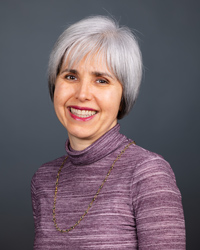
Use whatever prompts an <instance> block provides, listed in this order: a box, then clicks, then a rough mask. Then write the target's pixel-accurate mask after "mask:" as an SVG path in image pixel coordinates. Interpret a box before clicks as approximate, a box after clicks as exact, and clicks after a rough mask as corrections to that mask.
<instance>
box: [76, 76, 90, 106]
mask: <svg viewBox="0 0 200 250" xmlns="http://www.w3.org/2000/svg"><path fill="white" fill-rule="evenodd" d="M75 97H76V99H78V100H79V101H81V102H84V101H88V100H91V98H92V92H91V86H90V84H89V81H88V80H84V81H81V82H79V84H78V85H77V88H76V93H75Z"/></svg>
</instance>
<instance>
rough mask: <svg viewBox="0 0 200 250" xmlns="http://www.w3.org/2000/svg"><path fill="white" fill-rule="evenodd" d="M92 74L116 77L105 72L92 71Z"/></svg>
mask: <svg viewBox="0 0 200 250" xmlns="http://www.w3.org/2000/svg"><path fill="white" fill-rule="evenodd" d="M92 75H95V76H97V77H99V76H100V77H101V76H108V77H110V78H112V79H114V78H113V76H111V75H110V74H108V73H105V72H99V71H93V72H92Z"/></svg>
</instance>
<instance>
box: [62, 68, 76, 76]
mask: <svg viewBox="0 0 200 250" xmlns="http://www.w3.org/2000/svg"><path fill="white" fill-rule="evenodd" d="M64 72H69V73H72V74H77V75H78V71H77V70H76V69H64V70H63V71H62V72H61V74H62V73H64Z"/></svg>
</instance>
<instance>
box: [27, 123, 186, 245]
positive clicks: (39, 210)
mask: <svg viewBox="0 0 200 250" xmlns="http://www.w3.org/2000/svg"><path fill="white" fill-rule="evenodd" d="M130 141H131V140H129V139H127V138H126V137H125V136H123V135H121V134H120V133H119V125H116V126H115V127H114V128H112V129H111V130H110V131H108V132H107V133H106V134H104V135H103V136H102V137H101V138H100V139H98V140H97V141H96V142H94V143H93V144H92V145H91V146H89V147H88V148H86V149H85V150H83V151H74V150H72V149H71V148H70V145H69V141H67V143H66V151H67V154H68V156H69V158H68V159H67V161H66V163H65V165H64V167H63V169H62V171H61V173H60V179H59V185H58V193H57V203H56V219H57V224H58V226H59V228H61V229H67V228H69V227H71V226H73V225H74V224H75V223H76V222H77V221H78V220H79V218H80V217H81V216H82V215H83V213H84V211H85V210H86V209H87V207H88V205H89V203H90V202H91V200H92V199H93V197H94V195H95V193H96V192H97V190H98V188H99V186H100V185H101V184H102V181H103V180H104V178H105V176H106V174H107V172H108V170H109V168H110V166H111V165H112V163H113V161H114V160H115V158H116V157H117V155H118V154H119V153H120V152H121V150H123V149H124V147H125V146H126V145H127V144H128V143H129V142H130ZM64 158H65V156H63V157H61V158H58V159H56V160H54V161H52V162H49V163H46V164H44V165H43V166H41V167H40V168H39V169H38V171H37V172H36V173H35V175H34V176H33V178H32V183H31V184H32V185H31V191H32V205H33V215H34V221H35V241H34V249H35V250H36V249H37V250H47V249H52V250H56V249H59V250H61V249H62V250H64V249H116V250H117V249H120V250H123V249H126V250H128V249H132V250H133V249H139V250H169V249H173V250H178V249H182V250H183V249H185V223H184V215H183V209H182V203H181V195H180V192H179V190H178V188H177V186H176V181H175V177H174V174H173V171H172V169H171V167H170V166H169V164H168V163H167V162H166V161H165V160H164V159H163V158H162V157H161V156H159V155H157V154H155V153H152V152H149V151H147V150H145V149H143V148H141V147H139V146H136V145H131V146H130V147H129V148H128V149H127V150H126V151H125V153H124V154H123V155H122V157H121V158H120V159H119V160H118V161H117V162H116V164H115V166H114V169H113V170H112V172H111V174H110V176H109V177H108V180H107V181H106V183H105V184H104V186H103V188H102V190H101V192H100V194H99V195H98V197H97V199H96V200H95V201H94V203H93V205H92V207H91V209H90V210H89V212H88V214H87V215H86V216H85V218H84V219H83V220H82V221H81V222H80V224H79V225H78V226H77V227H76V228H75V229H74V230H72V231H70V232H69V233H60V232H59V231H57V230H56V229H55V227H54V223H53V220H52V219H53V215H52V208H53V199H54V190H55V182H56V175H57V172H58V169H59V167H60V166H61V164H62V162H63V160H64Z"/></svg>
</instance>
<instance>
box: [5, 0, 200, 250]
mask: <svg viewBox="0 0 200 250" xmlns="http://www.w3.org/2000/svg"><path fill="white" fill-rule="evenodd" d="M108 13H110V14H111V15H113V16H115V18H116V19H117V20H120V23H121V24H122V25H127V26H129V27H131V28H133V29H134V30H135V31H136V34H137V35H138V36H139V39H140V41H139V43H140V46H141V50H142V53H143V59H144V67H145V76H144V79H143V85H142V88H141V92H140V96H139V99H138V101H137V103H136V105H135V107H134V109H133V110H132V112H131V113H130V115H129V116H128V117H126V118H124V119H123V120H122V121H121V122H120V124H121V132H122V133H124V134H125V135H127V136H128V137H130V138H132V139H134V140H135V141H136V142H137V144H138V145H140V146H142V147H144V148H147V149H149V150H151V151H155V152H157V153H159V154H161V155H163V156H164V158H165V159H167V160H168V161H169V162H170V164H171V166H172V168H173V170H174V172H175V175H176V178H177V184H178V186H179V188H180V190H181V193H182V196H183V206H184V212H185V219H186V228H187V249H190V250H191V249H199V241H198V238H199V223H200V220H199V219H200V213H199V210H200V206H199V205H200V182H199V176H200V175H199V172H200V169H199V142H200V133H199V128H200V116H199V106H200V101H199V91H200V86H199V80H200V70H199V59H200V49H199V46H200V2H199V1H198V0H196V1H191V0H190V1H189V0H187V1H186V0H185V1H184V0H167V1H160V0H137V1H134V0H129V1H128V0H123V1H119V0H106V1H103V0H102V1H97V0H84V1H77V0H73V1H69V0H65V1H59V0H57V1H50V0H49V1H45V0H42V1H28V0H26V1H22V0H18V1H14V0H13V1H8V0H6V1H3V0H1V1H0V84H1V88H0V104H1V122H0V126H1V127H0V133H1V135H0V136H1V137H0V138H1V140H0V146H1V158H0V161H1V162H0V167H1V176H0V180H1V181H0V190H1V191H0V192H1V199H0V201H1V205H0V210H1V212H0V215H1V216H0V218H1V219H0V225H1V226H0V230H1V232H0V237H1V243H0V246H1V249H3V250H5V249H9V250H10V249H20V250H21V249H25V250H29V249H32V248H33V238H34V228H33V219H32V210H31V199H30V182H31V178H32V175H33V174H34V172H35V171H36V170H37V168H38V167H39V166H40V165H41V164H42V163H44V162H47V161H50V160H53V159H55V158H57V157H59V156H61V155H63V154H64V153H65V150H64V144H65V141H66V138H67V133H66V131H65V129H64V128H63V127H62V125H60V124H59V122H58V120H57V118H56V116H55V114H54V110H53V105H52V103H51V101H50V98H49V96H48V90H47V80H46V69H47V62H48V57H49V53H50V51H51V49H52V46H53V44H54V42H55V40H56V39H57V37H58V35H59V34H60V33H61V32H62V31H63V30H64V28H65V27H66V25H67V24H68V23H69V22H70V23H72V22H74V21H77V20H79V19H81V18H83V17H85V16H88V15H92V14H102V15H107V14H108Z"/></svg>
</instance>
